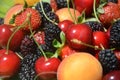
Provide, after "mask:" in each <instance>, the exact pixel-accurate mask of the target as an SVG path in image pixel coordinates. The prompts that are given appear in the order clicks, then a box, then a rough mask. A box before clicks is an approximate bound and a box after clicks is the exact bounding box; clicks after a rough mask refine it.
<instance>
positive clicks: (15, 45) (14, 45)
mask: <svg viewBox="0 0 120 80" xmlns="http://www.w3.org/2000/svg"><path fill="white" fill-rule="evenodd" d="M13 32H14V31H13ZM23 38H24V32H23V31H22V30H18V31H17V32H16V33H15V34H14V36H13V38H12V40H11V42H10V50H13V51H15V50H18V49H19V47H20V45H21V42H22V39H23Z"/></svg>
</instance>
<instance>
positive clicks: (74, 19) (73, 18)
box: [67, 0, 77, 24]
mask: <svg viewBox="0 0 120 80" xmlns="http://www.w3.org/2000/svg"><path fill="white" fill-rule="evenodd" d="M69 2H70V0H67V7H68V11H69V13H70V16H71V18H72V20H73V21H74V23H75V24H77V21H76V16H75V7H74V17H73V15H72V13H71V11H70V5H69ZM72 2H73V1H72Z"/></svg>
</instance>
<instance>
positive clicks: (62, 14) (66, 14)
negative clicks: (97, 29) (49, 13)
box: [55, 8, 81, 22]
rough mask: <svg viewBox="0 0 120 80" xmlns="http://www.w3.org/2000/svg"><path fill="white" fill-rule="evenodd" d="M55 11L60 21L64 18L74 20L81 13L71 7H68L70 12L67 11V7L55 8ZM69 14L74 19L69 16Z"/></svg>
mask: <svg viewBox="0 0 120 80" xmlns="http://www.w3.org/2000/svg"><path fill="white" fill-rule="evenodd" d="M74 12H75V13H74ZM55 13H56V14H57V16H58V18H59V20H60V22H61V21H64V20H70V21H72V22H74V21H75V20H77V18H78V17H79V16H80V15H81V14H80V12H79V11H78V10H75V9H73V8H70V12H69V10H68V8H61V9H59V10H57V11H56V12H55ZM71 15H72V17H73V18H74V19H73V18H72V17H71Z"/></svg>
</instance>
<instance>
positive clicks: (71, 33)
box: [66, 24, 93, 50]
mask: <svg viewBox="0 0 120 80" xmlns="http://www.w3.org/2000/svg"><path fill="white" fill-rule="evenodd" d="M92 38H93V33H92V29H91V28H90V27H89V26H88V25H86V24H75V25H71V26H70V27H69V28H68V29H67V32H66V39H67V42H68V44H69V45H70V47H72V48H74V49H78V50H85V49H86V48H87V46H84V45H82V44H77V43H74V42H72V40H73V39H77V40H80V41H82V42H84V43H86V44H91V43H92Z"/></svg>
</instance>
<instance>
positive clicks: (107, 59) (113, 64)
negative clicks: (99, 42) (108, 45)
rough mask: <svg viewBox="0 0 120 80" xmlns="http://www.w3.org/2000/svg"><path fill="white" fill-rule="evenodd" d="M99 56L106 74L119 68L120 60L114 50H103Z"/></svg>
mask: <svg viewBox="0 0 120 80" xmlns="http://www.w3.org/2000/svg"><path fill="white" fill-rule="evenodd" d="M98 58H99V61H100V63H101V65H102V67H103V72H104V74H106V73H108V72H110V71H113V70H118V69H119V67H118V66H119V61H118V59H117V57H116V56H115V54H114V52H113V51H112V50H110V49H105V50H101V51H100V52H99V57H98Z"/></svg>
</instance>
